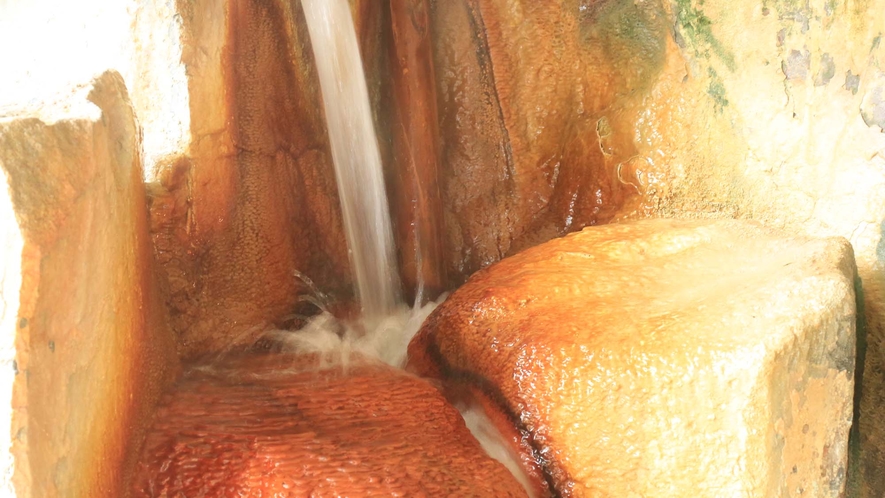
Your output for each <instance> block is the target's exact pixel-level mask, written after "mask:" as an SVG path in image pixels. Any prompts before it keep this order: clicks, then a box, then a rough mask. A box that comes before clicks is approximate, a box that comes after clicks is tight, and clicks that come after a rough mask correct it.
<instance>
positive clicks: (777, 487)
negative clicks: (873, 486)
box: [409, 220, 855, 497]
mask: <svg viewBox="0 0 885 498" xmlns="http://www.w3.org/2000/svg"><path fill="white" fill-rule="evenodd" d="M854 278H855V266H854V258H853V253H852V251H851V247H850V246H849V244H848V243H847V242H846V241H845V240H843V239H836V238H833V239H822V240H821V239H808V238H801V239H800V238H785V237H783V236H780V235H778V234H776V233H774V232H771V231H768V230H766V229H764V228H761V227H759V226H757V225H754V224H749V223H744V222H737V221H712V222H711V221H670V220H655V221H644V222H639V223H633V224H624V225H607V226H603V227H595V228H588V229H585V230H584V231H582V232H580V233H576V234H572V235H570V236H567V237H564V238H561V239H557V240H554V241H551V242H548V243H546V244H543V245H541V246H538V247H535V248H532V249H529V250H526V251H524V252H522V253H519V254H517V255H515V256H513V257H511V258H508V259H506V260H503V261H502V262H500V263H498V264H496V265H493V266H491V267H489V268H487V269H485V270H483V271H480V272H478V273H477V274H475V275H474V276H473V277H472V278H471V279H470V280H469V281H468V283H467V284H465V285H464V286H463V287H462V288H460V289H459V290H458V291H456V292H455V293H453V294H452V296H451V297H450V298H449V299H448V300H447V301H446V302H445V303H443V304H442V305H441V306H440V307H439V308H438V309H437V310H436V311H435V312H434V313H433V314H431V315H430V317H429V318H428V320H427V322H425V325H424V327H423V328H422V330H421V331H420V332H419V333H418V335H417V336H416V338H415V340H414V341H413V342H412V344H411V345H410V351H409V352H410V358H411V360H410V362H411V363H410V368H412V369H413V370H415V371H417V372H419V373H421V374H425V375H430V376H433V377H438V378H443V379H446V380H448V381H449V382H450V384H452V385H454V386H456V387H459V388H460V389H455V390H454V391H458V390H460V391H462V392H463V391H464V390H465V389H464V388H466V390H467V391H471V392H473V393H475V394H478V395H479V398H480V399H481V400H482V401H483V402H484V404H485V405H486V406H487V407H489V408H490V409H491V411H492V412H497V413H492V414H491V415H492V418H493V419H495V420H499V421H509V422H512V423H513V425H515V426H516V429H518V431H517V432H515V433H514V432H513V430H512V429H510V431H509V432H511V433H514V448H515V449H516V450H517V451H520V452H521V453H522V454H523V456H524V457H525V458H526V459H527V460H528V461H530V462H534V463H535V465H536V469H535V470H536V475H538V477H539V481H540V480H543V481H545V483H539V488H540V489H543V488H544V487H545V486H546V487H548V488H552V490H553V491H556V492H558V493H559V494H561V495H568V496H625V497H632V496H655V497H671V496H672V497H677V496H689V495H695V496H710V497H714V496H716V497H719V496H768V497H777V496H799V495H802V496H833V497H835V496H839V495H840V493H841V491H842V489H843V487H844V479H845V465H846V448H847V438H848V430H849V426H850V424H851V415H852V412H851V410H852V391H853V376H854V352H855V351H854V349H855V335H854V334H855V296H854V290H853V283H854ZM501 423H502V424H504V425H506V424H507V423H508V422H501ZM502 431H503V432H505V433H506V432H508V428H507V427H503V428H502ZM548 491H550V489H548Z"/></svg>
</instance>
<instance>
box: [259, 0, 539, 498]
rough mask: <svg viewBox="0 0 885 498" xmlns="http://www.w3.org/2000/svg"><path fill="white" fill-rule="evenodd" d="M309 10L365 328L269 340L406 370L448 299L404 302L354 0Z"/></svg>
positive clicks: (514, 466)
mask: <svg viewBox="0 0 885 498" xmlns="http://www.w3.org/2000/svg"><path fill="white" fill-rule="evenodd" d="M301 4H302V7H303V9H304V14H305V17H306V20H307V26H308V31H309V32H310V40H311V45H312V46H313V53H314V58H315V59H316V65H317V72H318V74H319V78H320V87H321V90H322V94H323V107H324V109H325V112H326V125H327V126H328V133H329V140H330V142H331V146H332V160H333V161H334V163H335V176H336V179H337V182H338V195H339V197H340V199H341V209H342V212H343V214H344V224H345V230H346V232H345V233H346V236H347V244H348V248H349V254H350V264H351V267H352V270H353V274H354V278H355V281H356V291H357V294H358V296H359V299H360V303H361V306H362V312H363V314H362V320H361V321H362V325H360V326H357V327H354V326H353V325H352V324H348V323H342V322H340V321H339V320H337V319H336V318H335V317H334V316H332V315H331V314H330V313H328V312H325V311H324V313H322V314H320V315H318V316H316V317H314V318H313V319H311V320H310V321H309V322H308V323H307V325H306V326H305V327H304V328H302V329H301V330H298V331H296V332H295V333H291V332H273V331H272V332H270V333H269V334H270V337H271V338H273V339H274V340H275V342H277V343H279V344H281V345H282V347H283V349H284V350H288V351H291V352H300V353H319V354H320V357H321V365H319V366H320V367H321V368H322V367H324V366H325V367H332V366H337V365H341V366H346V365H347V363H348V358H349V357H350V356H351V354H359V355H361V356H363V357H369V358H375V359H376V360H378V361H382V362H384V363H388V364H390V365H393V366H395V367H400V368H402V367H404V366H405V364H406V349H407V347H408V344H409V341H410V340H411V339H412V336H414V334H415V333H416V332H417V331H418V329H419V328H420V326H421V324H422V322H423V321H424V319H425V318H426V317H427V315H429V314H430V312H431V311H432V310H433V309H434V308H435V307H436V306H437V305H438V304H439V302H441V301H442V300H443V299H445V296H442V297H440V299H439V300H438V301H437V302H430V303H428V304H427V305H425V306H420V303H421V299H422V298H421V296H420V294H421V283H420V282H419V283H418V294H419V296H418V300H417V302H416V306H415V308H414V309H411V310H410V309H409V308H408V307H406V306H405V304H404V303H403V302H402V298H401V294H400V285H399V274H398V272H397V269H396V264H395V260H394V249H393V232H392V230H391V223H390V213H389V210H388V209H389V208H388V201H387V195H386V191H385V189H384V177H383V172H382V169H381V156H380V153H379V151H378V144H377V141H376V140H377V139H376V137H375V130H374V128H373V125H372V113H371V108H370V106H369V96H368V91H367V89H366V80H365V76H364V73H363V66H362V62H361V59H360V53H359V45H358V44H357V37H356V32H355V30H354V26H353V19H352V18H351V12H350V8H349V6H348V3H347V0H302V3H301ZM458 409H459V410H460V411H461V413H462V416H463V417H464V420H465V423H466V425H467V427H468V429H469V430H470V432H471V433H473V435H474V436H475V437H476V438H477V440H478V441H479V442H480V444H481V446H482V447H483V449H484V450H485V451H486V452H487V453H488V454H489V456H491V457H492V458H494V459H495V460H498V461H499V462H501V463H503V464H504V466H505V467H507V469H508V470H510V471H511V472H512V473H513V475H514V476H515V477H516V479H517V480H518V481H519V482H520V483H521V484H522V485H523V486H524V487H525V489H526V492H527V493H528V495H529V496H532V494H533V493H532V488H531V486H530V484H529V480H528V478H527V477H526V475H525V474H524V473H523V471H522V469H521V468H520V465H519V463H518V459H517V458H516V457H515V455H514V454H513V453H512V451H511V450H510V448H509V446H508V444H507V443H506V442H505V441H504V439H503V437H502V436H501V435H500V434H499V433H498V432H497V429H495V427H494V425H493V424H492V423H491V421H490V420H489V419H488V418H487V417H486V415H485V413H484V412H483V411H482V409H481V408H478V407H473V406H459V407H458Z"/></svg>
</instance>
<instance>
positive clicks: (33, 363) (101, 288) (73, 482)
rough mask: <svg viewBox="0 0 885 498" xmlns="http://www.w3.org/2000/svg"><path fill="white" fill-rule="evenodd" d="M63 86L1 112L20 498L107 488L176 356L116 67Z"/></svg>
mask: <svg viewBox="0 0 885 498" xmlns="http://www.w3.org/2000/svg"><path fill="white" fill-rule="evenodd" d="M65 95H72V97H71V98H69V99H63V100H62V101H61V102H58V103H56V104H51V105H50V104H45V105H43V106H41V107H39V108H35V110H34V111H33V112H30V113H27V114H18V115H13V116H3V117H0V172H2V174H0V178H2V179H5V181H4V182H3V183H2V184H0V188H2V189H3V190H4V194H5V193H6V192H8V194H9V195H8V200H9V201H11V202H9V201H4V202H3V203H0V227H2V230H3V232H9V233H13V235H15V234H18V236H19V237H20V239H19V242H18V245H16V244H14V243H11V244H10V247H7V248H6V249H5V250H4V256H5V257H6V258H5V259H4V261H3V267H2V268H3V270H2V272H0V275H5V276H4V282H7V281H8V282H15V281H17V282H19V286H18V288H16V289H12V290H11V291H10V289H8V288H7V287H6V286H5V285H4V286H3V287H2V289H0V292H2V294H0V302H2V303H3V309H2V312H3V313H2V321H0V324H2V326H3V329H2V330H0V337H3V341H4V349H3V351H4V353H5V352H6V343H7V342H8V340H11V339H14V344H15V363H14V366H11V368H12V369H13V374H14V379H15V380H14V386H13V394H12V396H13V397H12V409H13V414H12V422H11V425H12V428H11V429H12V430H11V434H12V436H13V438H12V452H13V455H14V457H15V461H14V463H15V473H14V479H13V480H14V484H15V491H16V493H17V496H18V497H19V498H25V497H35V498H37V497H40V498H44V497H45V498H52V497H59V496H65V497H108V498H117V497H120V496H125V493H124V489H125V486H124V484H125V482H126V480H127V478H128V476H129V474H130V473H131V472H132V469H133V467H134V465H135V460H134V458H135V456H136V455H135V454H134V451H133V448H137V447H138V445H139V443H140V439H141V438H143V435H144V430H145V428H146V426H147V423H148V421H149V418H150V417H151V415H152V412H153V407H154V405H155V402H156V400H157V399H158V397H159V395H160V392H161V391H162V390H163V388H164V387H165V386H166V385H168V383H169V382H170V381H171V379H172V378H173V375H174V373H175V369H176V365H177V357H176V351H175V343H174V338H173V335H172V332H171V329H170V328H169V326H168V316H167V313H166V311H165V308H164V306H163V299H162V296H161V295H160V290H159V287H158V286H157V284H156V281H155V268H154V255H153V249H152V247H151V239H150V235H149V234H148V222H147V206H146V199H145V190H144V183H143V181H142V163H141V143H140V133H139V129H138V126H137V124H136V121H135V118H134V112H133V108H132V106H131V105H130V103H129V100H128V96H127V92H126V88H125V86H124V83H123V79H122V77H120V75H119V74H117V73H113V72H108V73H105V74H103V75H102V76H100V77H99V78H97V79H95V80H94V81H93V82H92V83H91V84H90V85H86V86H83V87H80V88H78V89H77V90H76V91H75V92H66V93H65ZM5 198H6V196H5V195H4V196H3V197H0V200H3V199H5ZM10 207H11V209H9V208H10ZM6 242H7V241H6V240H4V242H3V244H0V245H3V246H5V245H6ZM4 388H5V386H4ZM0 441H2V439H0ZM4 470H6V469H4ZM3 496H7V495H6V494H3Z"/></svg>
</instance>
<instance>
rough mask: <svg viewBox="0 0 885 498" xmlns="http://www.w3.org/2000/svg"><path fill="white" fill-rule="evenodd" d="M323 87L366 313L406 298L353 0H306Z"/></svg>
mask: <svg viewBox="0 0 885 498" xmlns="http://www.w3.org/2000/svg"><path fill="white" fill-rule="evenodd" d="M301 5H302V7H303V9H304V15H305V17H306V19H307V27H308V31H309V32H310V40H311V45H312V46H313V54H314V59H316V66H317V73H318V74H319V79H320V87H321V89H322V94H323V108H324V109H325V112H326V126H327V127H328V132H329V141H330V142H331V146H332V160H333V161H334V163H335V178H336V180H337V182H338V196H339V197H340V199H341V211H342V213H343V215H344V227H345V234H346V237H347V245H348V248H349V255H350V266H351V269H352V271H353V275H354V280H355V282H356V291H357V295H358V297H359V300H360V304H361V306H362V312H363V319H364V320H366V321H367V322H369V323H372V322H376V321H378V320H380V319H381V318H382V317H385V316H387V315H389V314H390V313H392V312H393V311H394V310H395V309H396V308H397V306H398V305H399V304H400V303H401V297H400V295H401V293H400V285H399V274H398V272H397V269H396V260H395V259H394V248H393V231H392V229H391V224H390V211H389V209H388V202H387V194H386V191H385V189H384V175H383V172H382V169H381V154H380V153H379V151H378V142H377V139H376V137H375V129H374V127H373V124H372V111H371V108H370V107H369V92H368V90H367V89H366V79H365V76H364V74H363V65H362V60H361V59H360V52H359V45H358V44H357V38H356V31H355V29H354V26H353V19H352V18H351V13H350V7H349V6H348V3H347V0H302V2H301Z"/></svg>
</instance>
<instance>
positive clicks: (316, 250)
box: [152, 0, 352, 357]
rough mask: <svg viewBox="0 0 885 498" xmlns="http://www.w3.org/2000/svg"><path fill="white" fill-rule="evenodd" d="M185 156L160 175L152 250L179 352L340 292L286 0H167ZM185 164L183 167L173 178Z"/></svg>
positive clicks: (336, 237)
mask: <svg viewBox="0 0 885 498" xmlns="http://www.w3.org/2000/svg"><path fill="white" fill-rule="evenodd" d="M179 8H180V10H181V11H182V12H183V24H184V28H185V33H186V34H185V37H186V39H187V40H186V41H187V43H186V46H187V47H188V50H187V51H186V52H185V53H184V54H183V59H184V60H185V63H186V65H187V67H188V68H189V75H190V82H189V83H190V94H191V134H192V136H193V142H192V144H191V148H190V151H189V154H190V157H189V158H185V159H182V160H179V161H178V162H177V163H176V162H173V163H172V164H170V165H169V166H170V167H168V168H167V169H166V170H165V171H163V172H161V175H159V178H160V183H161V186H160V187H155V188H154V189H153V191H154V192H155V193H157V194H158V195H157V197H155V198H154V199H153V202H152V205H153V206H154V207H155V211H158V212H162V211H163V210H169V209H173V208H174V209H173V211H174V214H172V215H170V216H164V215H161V214H155V216H154V219H155V221H166V223H159V224H155V227H160V225H162V227H161V228H162V229H161V230H159V231H157V232H155V240H156V242H157V245H158V250H159V251H160V252H161V254H164V257H163V262H164V267H165V269H166V272H167V274H168V276H169V281H170V291H171V298H170V305H171V308H172V309H173V312H174V319H175V321H174V324H175V328H176V331H177V332H178V333H179V335H180V338H181V343H182V354H183V355H184V356H185V357H194V356H198V355H201V354H204V353H207V352H212V351H218V350H221V349H224V348H228V347H232V346H237V345H245V344H249V343H251V342H252V341H253V340H254V339H255V338H256V337H257V335H258V334H260V333H261V332H262V330H264V329H266V328H267V327H269V326H271V325H273V324H275V323H279V322H280V321H281V320H283V318H284V317H285V316H286V315H289V314H291V313H292V312H293V311H295V310H296V308H297V307H298V306H299V295H301V294H306V293H310V292H312V290H311V289H310V288H308V287H306V286H304V285H302V282H301V281H300V280H299V278H298V277H296V272H297V273H301V274H303V275H305V276H307V277H308V278H309V279H310V280H312V281H313V282H314V283H315V284H316V286H317V287H318V288H319V289H321V290H323V291H324V292H328V293H330V294H333V295H335V296H336V297H338V298H347V297H348V296H349V295H351V292H352V291H351V288H350V276H349V275H350V271H349V268H348V263H347V245H346V243H345V241H344V235H343V229H342V225H341V216H340V211H339V205H338V197H337V193H336V188H335V179H334V173H333V169H332V163H331V155H330V153H329V146H328V138H327V136H326V131H325V125H324V120H323V116H322V107H321V106H320V105H319V102H320V100H319V87H318V82H317V79H316V74H315V69H314V64H313V56H312V54H311V50H310V45H309V43H310V42H309V37H308V33H307V30H306V26H305V23H304V19H303V14H302V11H301V5H300V3H299V2H283V1H275V0H234V1H231V2H217V1H214V0H206V1H200V2H180V6H179ZM182 169H184V170H186V173H183V172H182Z"/></svg>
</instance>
